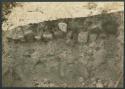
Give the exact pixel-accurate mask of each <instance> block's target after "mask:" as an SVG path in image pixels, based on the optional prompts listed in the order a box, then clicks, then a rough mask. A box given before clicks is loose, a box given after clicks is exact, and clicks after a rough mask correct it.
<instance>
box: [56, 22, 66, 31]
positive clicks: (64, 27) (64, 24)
mask: <svg viewBox="0 0 125 89" xmlns="http://www.w3.org/2000/svg"><path fill="white" fill-rule="evenodd" d="M58 26H59V29H60V30H61V31H62V32H67V24H66V23H64V22H60V23H58Z"/></svg>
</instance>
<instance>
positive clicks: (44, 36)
mask: <svg viewBox="0 0 125 89" xmlns="http://www.w3.org/2000/svg"><path fill="white" fill-rule="evenodd" d="M43 38H44V39H45V40H51V39H52V38H53V35H52V34H51V33H43Z"/></svg>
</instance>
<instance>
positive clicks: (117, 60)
mask: <svg viewBox="0 0 125 89" xmlns="http://www.w3.org/2000/svg"><path fill="white" fill-rule="evenodd" d="M122 19H123V12H115V13H111V14H101V15H96V16H91V17H86V18H82V17H81V18H69V19H58V20H53V21H46V22H41V23H37V24H29V25H26V26H19V27H16V28H14V29H12V30H13V31H12V30H11V31H7V32H5V31H3V65H2V66H3V72H2V76H3V77H2V78H3V86H14V87H15V86H18V87H22V86H23V87H28V86H30V87H31V86H32V87H46V86H52V87H53V86H62V87H64V86H69V87H80V86H82V87H88V86H92V87H93V86H96V84H97V83H98V82H99V81H100V82H101V83H102V84H103V86H104V87H114V86H115V83H116V82H117V80H118V79H119V76H120V75H121V72H123V66H121V65H122V63H123V59H122V56H123V39H122V38H123V37H124V35H123V32H124V31H123V28H124V27H123V20H122ZM58 23H64V25H66V26H64V28H63V30H60V28H59V26H58ZM66 27H67V28H66ZM120 37H121V38H120ZM95 82H96V83H95ZM110 82H111V83H113V84H112V85H110V86H109V85H108V84H109V83H110ZM94 83H95V84H94Z"/></svg>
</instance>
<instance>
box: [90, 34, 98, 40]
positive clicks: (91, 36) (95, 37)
mask: <svg viewBox="0 0 125 89" xmlns="http://www.w3.org/2000/svg"><path fill="white" fill-rule="evenodd" d="M96 39H97V34H89V41H90V42H92V41H95V40H96Z"/></svg>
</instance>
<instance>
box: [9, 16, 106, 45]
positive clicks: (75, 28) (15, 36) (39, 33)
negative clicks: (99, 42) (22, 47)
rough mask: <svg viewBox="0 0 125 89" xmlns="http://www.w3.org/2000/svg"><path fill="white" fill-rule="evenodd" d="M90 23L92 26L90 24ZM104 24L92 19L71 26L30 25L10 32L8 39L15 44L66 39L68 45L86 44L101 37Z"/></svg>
mask: <svg viewBox="0 0 125 89" xmlns="http://www.w3.org/2000/svg"><path fill="white" fill-rule="evenodd" d="M83 22H85V23H83ZM90 22H91V23H92V24H89V23H90ZM84 24H85V25H84ZM102 24H103V23H102V22H101V20H100V21H98V20H97V19H93V20H91V18H90V19H87V20H86V21H83V20H81V21H74V20H71V21H70V24H69V23H67V22H65V21H60V22H56V24H54V22H43V23H38V24H29V25H26V26H19V27H16V28H14V29H12V30H10V31H9V32H8V34H7V38H8V40H13V41H15V42H33V41H40V40H41V41H49V40H52V39H54V38H55V39H56V38H66V43H72V42H77V41H78V42H81V43H86V42H88V40H89V39H88V38H90V39H94V38H96V37H97V35H99V33H100V32H101V31H102V29H103V27H102ZM88 25H89V26H88ZM86 29H87V30H86ZM92 33H94V34H92ZM101 33H102V32H101ZM90 34H91V35H90ZM101 36H102V37H106V34H105V33H103V34H102V35H101ZM71 41H72V42H71Z"/></svg>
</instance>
